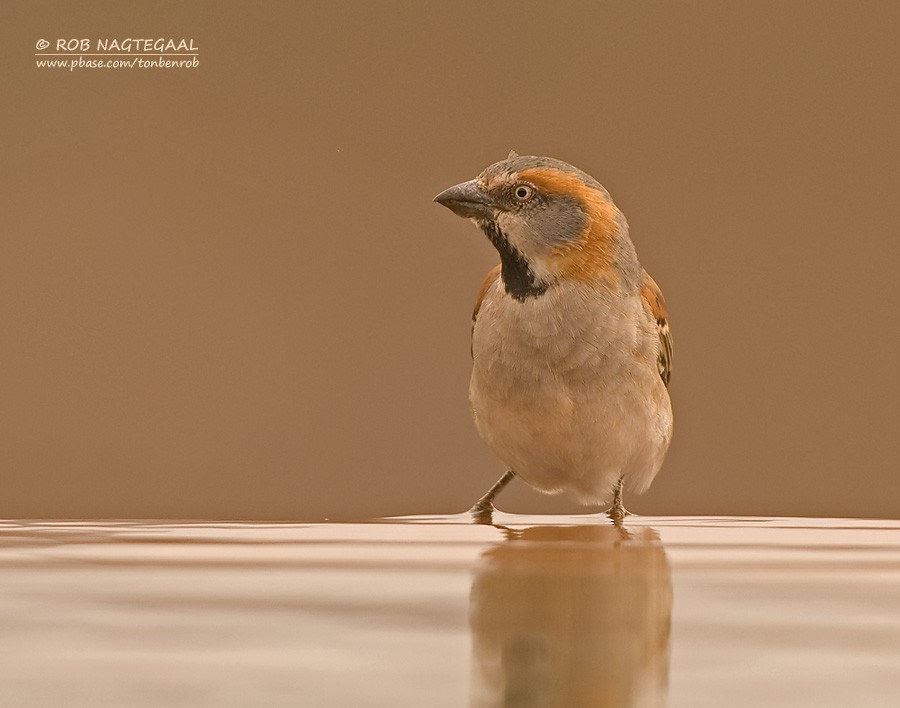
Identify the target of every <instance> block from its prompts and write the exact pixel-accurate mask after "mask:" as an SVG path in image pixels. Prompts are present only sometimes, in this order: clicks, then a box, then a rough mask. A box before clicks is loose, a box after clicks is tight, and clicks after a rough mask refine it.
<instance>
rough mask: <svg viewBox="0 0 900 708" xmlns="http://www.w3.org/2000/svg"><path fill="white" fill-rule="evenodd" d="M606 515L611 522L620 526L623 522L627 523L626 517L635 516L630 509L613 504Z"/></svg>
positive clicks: (619, 504) (620, 504)
mask: <svg viewBox="0 0 900 708" xmlns="http://www.w3.org/2000/svg"><path fill="white" fill-rule="evenodd" d="M606 515H607V516H608V517H609V518H610V520H611V521H612V522H613V523H614V524H615V525H616V526H618V525H619V524H621V523H622V522H623V521H625V517H626V516H634V514H632V513H631V512H630V511H628V509H626V508H625V507H624V506H622V503H621V502H619V503H618V504H615V503H614V504H613V505H612V506H611V507H609V509H607V510H606Z"/></svg>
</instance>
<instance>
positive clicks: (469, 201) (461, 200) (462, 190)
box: [434, 179, 498, 219]
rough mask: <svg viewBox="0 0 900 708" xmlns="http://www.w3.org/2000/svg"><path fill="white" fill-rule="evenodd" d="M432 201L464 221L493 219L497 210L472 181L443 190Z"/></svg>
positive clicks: (474, 181) (489, 197) (488, 196)
mask: <svg viewBox="0 0 900 708" xmlns="http://www.w3.org/2000/svg"><path fill="white" fill-rule="evenodd" d="M434 201H436V202H437V203H438V204H443V205H444V206H445V207H447V208H448V209H449V210H450V211H452V212H453V213H454V214H456V215H457V216H462V217H463V218H466V219H493V218H494V216H495V214H496V212H497V208H498V207H497V205H496V204H495V203H494V201H493V199H491V196H490V195H489V194H488V193H487V192H485V191H484V190H483V189H481V187H479V186H478V183H477V181H476V180H474V179H473V180H469V181H468V182H463V183H462V184H457V185H455V186H453V187H450V189H445V190H444V191H443V192H441V193H440V194H438V195H437V196H436V197H435V198H434Z"/></svg>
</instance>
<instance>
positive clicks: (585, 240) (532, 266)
mask: <svg viewBox="0 0 900 708" xmlns="http://www.w3.org/2000/svg"><path fill="white" fill-rule="evenodd" d="M434 201H436V202H438V203H439V204H443V205H444V206H445V207H447V208H448V209H450V210H451V211H453V212H454V213H455V214H457V215H459V216H462V217H465V218H469V219H472V220H473V221H474V222H475V223H476V224H478V226H479V227H480V228H481V229H482V230H483V231H484V232H485V234H486V235H487V236H488V238H489V239H490V241H491V243H492V244H493V245H494V247H495V248H496V249H497V251H498V252H499V254H500V262H501V264H502V275H503V282H504V285H505V286H506V290H507V292H509V293H510V294H511V295H512V296H513V297H515V298H516V299H518V300H522V301H524V300H525V299H526V298H528V297H537V296H539V295H542V294H543V293H544V292H546V291H547V289H548V288H549V287H551V286H552V285H553V284H554V283H555V282H557V281H559V280H560V279H569V280H576V281H591V282H594V281H597V282H608V284H609V285H610V286H611V287H618V286H619V285H620V283H619V282H618V281H619V280H620V279H621V277H622V276H623V275H625V276H628V277H630V276H632V275H633V274H634V276H635V277H637V275H638V274H639V270H640V266H639V265H638V263H637V258H636V256H635V255H634V248H633V246H632V245H631V241H630V239H629V238H628V225H627V224H626V222H625V218H624V216H623V215H622V213H621V212H620V211H619V210H618V208H617V207H616V205H615V204H613V202H612V199H610V196H609V194H608V193H607V191H606V190H605V189H604V188H603V187H602V186H601V185H600V183H599V182H597V180H595V179H594V178H593V177H591V176H590V175H588V174H585V173H584V172H582V171H581V170H579V169H578V168H576V167H573V166H572V165H569V164H567V163H565V162H561V161H560V160H554V159H553V158H549V157H534V156H520V155H517V154H516V153H514V152H511V153H510V154H509V157H507V158H506V159H505V160H503V161H501V162H497V163H495V164H493V165H491V166H490V167H488V168H487V169H486V170H484V172H482V173H481V174H480V175H478V177H476V178H475V179H473V180H469V181H468V182H463V183H462V184H457V185H456V186H454V187H450V188H449V189H446V190H444V191H443V192H441V193H440V194H438V195H437V196H436V197H435V198H434Z"/></svg>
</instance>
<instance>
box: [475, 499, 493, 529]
mask: <svg viewBox="0 0 900 708" xmlns="http://www.w3.org/2000/svg"><path fill="white" fill-rule="evenodd" d="M469 516H471V517H472V521H473V522H474V523H476V524H493V523H494V505H493V504H492V503H491V502H489V501H485V500H484V499H479V500H478V501H477V502H476V504H475V506H473V507H472V508H471V509H469Z"/></svg>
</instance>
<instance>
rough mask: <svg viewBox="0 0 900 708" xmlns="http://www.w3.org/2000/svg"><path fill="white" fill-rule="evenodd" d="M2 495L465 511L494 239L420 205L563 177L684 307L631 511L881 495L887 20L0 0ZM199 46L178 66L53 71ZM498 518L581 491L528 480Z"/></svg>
mask: <svg viewBox="0 0 900 708" xmlns="http://www.w3.org/2000/svg"><path fill="white" fill-rule="evenodd" d="M0 27H2V29H0V32H2V55H0V59H2V64H0V80H2V86H0V96H2V102H0V120H2V125H0V129H2V133H0V134H2V172H0V180H2V185H0V194H2V202H3V206H2V209H0V218H2V230H0V318H2V319H0V321H2V339H0V367H2V368H0V377H2V379H0V385H2V393H0V475H2V476H0V516H2V517H228V518H240V519H317V518H323V517H329V518H350V517H369V516H379V515H393V514H414V513H438V512H452V511H460V510H462V509H464V508H466V507H467V506H468V505H469V504H470V503H471V502H472V501H473V500H474V498H475V497H477V496H478V495H479V494H480V493H482V492H483V491H484V490H485V488H486V487H487V486H488V485H489V484H490V483H491V482H493V481H494V479H495V478H496V477H497V476H498V475H499V474H500V473H501V472H502V467H501V465H500V463H499V462H497V461H496V460H495V459H493V457H492V456H491V454H490V453H489V452H488V450H487V449H486V447H485V446H484V445H483V444H482V443H481V441H480V440H479V438H478V436H477V434H476V432H475V430H474V427H473V425H472V423H471V420H470V417H469V411H468V403H467V398H466V394H467V385H468V375H469V367H470V360H469V324H470V323H469V315H470V312H471V307H472V303H473V299H474V297H475V294H476V292H477V290H478V287H479V285H480V283H481V280H482V277H483V275H484V273H485V272H486V271H487V270H488V268H490V267H491V266H492V265H493V264H494V263H495V261H496V258H495V254H494V253H493V251H492V249H491V248H490V246H489V244H488V243H487V242H486V240H485V239H484V238H483V236H481V234H480V233H479V232H478V231H477V230H476V228H475V227H474V226H472V225H471V224H469V223H467V222H464V221H462V220H460V219H458V218H457V217H455V216H453V215H452V214H451V213H450V212H449V211H447V210H446V209H443V208H441V207H440V206H438V205H436V204H433V203H432V202H431V198H432V196H433V195H434V194H436V193H437V192H438V191H440V190H441V189H443V188H444V187H447V186H449V185H451V184H454V183H456V182H459V181H462V180H464V179H468V178H470V177H472V176H474V175H475V174H477V173H478V172H479V171H480V170H481V169H482V168H483V167H485V166H486V165H488V164H489V163H491V162H494V161H496V160H499V159H502V158H504V157H505V156H506V153H507V151H508V150H509V149H510V148H514V149H515V150H517V151H518V152H520V153H522V154H528V153H532V154H544V155H551V156H554V157H558V158H561V159H563V160H567V161H569V162H572V163H574V164H576V165H578V166H579V167H581V168H583V169H585V170H586V171H588V172H589V173H591V174H592V175H594V176H595V177H596V178H597V179H599V180H600V181H601V182H602V183H603V184H604V185H605V186H606V187H607V188H608V189H609V191H610V192H611V193H612V195H613V197H614V199H615V200H616V202H617V203H618V204H619V206H620V207H621V208H622V209H623V211H624V212H625V214H626V215H627V217H628V220H629V222H630V224H631V230H632V236H633V238H634V240H635V243H636V244H637V248H638V252H639V254H640V256H641V259H642V262H643V263H644V265H645V267H646V268H647V270H648V271H650V272H651V273H652V274H653V276H654V277H655V278H656V279H657V280H658V281H659V282H660V284H661V285H662V287H663V289H664V291H665V293H666V296H667V298H668V301H669V305H670V309H671V311H672V326H673V331H674V337H675V368H674V376H673V380H672V389H671V390H672V395H673V399H674V405H675V411H676V428H675V429H676V433H675V439H674V443H673V447H672V449H671V452H670V455H669V458H668V461H667V462H666V465H665V466H664V467H663V470H662V472H661V473H660V475H659V477H658V478H657V480H656V482H655V484H654V486H653V487H652V489H651V490H650V491H649V492H648V493H647V494H646V495H644V496H643V497H640V498H637V497H632V498H631V499H629V500H627V501H628V503H629V506H630V507H631V508H632V509H633V510H634V511H636V512H638V513H643V514H701V513H702V514H713V515H718V514H761V515H769V514H790V515H835V516H844V515H846V516H873V517H878V516H881V517H897V516H898V515H900V497H898V479H900V477H898V464H900V449H898V438H900V434H898V433H900V431H898V408H897V402H898V400H900V385H898V381H900V378H898V368H897V352H898V347H900V325H898V319H897V313H898V311H900V288H898V284H897V277H896V273H897V267H898V263H900V258H898V257H900V245H898V243H900V199H898V188H900V130H898V126H900V81H898V67H900V43H898V41H897V37H898V35H900V5H898V4H896V3H892V2H885V3H875V2H866V3H825V2H809V3H801V2H796V3H778V2H771V3H769V2H750V3H721V2H703V3H695V2H692V3H669V2H657V3H636V2H621V3H580V4H573V5H565V6H563V5H561V6H558V7H555V8H554V9H548V7H547V6H543V5H542V4H538V3H534V4H529V3H522V2H518V3H508V4H499V3H498V4H491V3H483V2H482V3H459V2H453V3H448V2H428V3H424V2H423V3H386V4H382V3H378V4H375V3H372V4H362V3H360V4H347V5H345V6H339V5H336V4H335V5H332V4H329V3H322V4H321V5H304V4H301V3H287V2H284V3H256V2H248V3H219V2H207V3H181V2H169V3H157V2H152V3H151V2H146V3H143V5H142V6H140V7H134V6H131V5H126V4H124V3H119V2H103V3H101V2H86V3H78V4H73V3H69V2H53V3H41V2H5V3H3V6H2V10H0ZM170 36H171V37H174V38H176V39H177V38H180V37H193V38H194V40H195V42H196V43H197V45H198V46H199V48H200V66H199V67H198V68H197V69H191V70H184V69H182V70H171V69H170V70H162V69H153V70H139V69H132V70H112V69H104V70H93V71H90V70H80V71H76V72H74V73H69V72H68V71H64V70H58V69H38V68H36V67H35V65H34V57H33V56H32V55H33V53H34V51H35V50H34V46H35V43H36V41H37V40H38V39H40V38H46V39H47V40H49V41H51V42H53V43H54V44H55V40H56V39H57V38H69V37H76V38H80V37H88V38H90V39H91V41H92V43H93V42H95V41H96V39H97V38H98V37H119V38H125V37H170ZM500 506H501V508H504V509H506V510H510V511H529V512H536V511H547V512H551V511H563V510H569V509H575V508H576V507H574V506H573V505H571V504H570V503H569V502H567V501H566V500H565V499H562V498H558V497H544V496H541V495H538V494H537V493H535V492H532V491H530V490H528V489H526V488H525V487H524V485H521V484H519V485H514V487H513V488H511V489H510V490H509V491H508V492H507V493H505V494H504V495H503V497H501V502H500Z"/></svg>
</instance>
